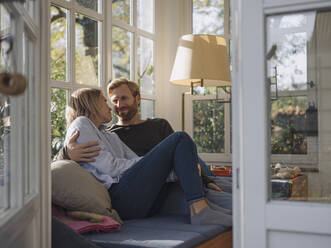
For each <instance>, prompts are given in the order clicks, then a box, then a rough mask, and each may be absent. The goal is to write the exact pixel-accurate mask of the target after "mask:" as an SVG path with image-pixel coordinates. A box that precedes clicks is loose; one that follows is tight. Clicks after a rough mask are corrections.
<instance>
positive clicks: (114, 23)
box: [109, 0, 158, 117]
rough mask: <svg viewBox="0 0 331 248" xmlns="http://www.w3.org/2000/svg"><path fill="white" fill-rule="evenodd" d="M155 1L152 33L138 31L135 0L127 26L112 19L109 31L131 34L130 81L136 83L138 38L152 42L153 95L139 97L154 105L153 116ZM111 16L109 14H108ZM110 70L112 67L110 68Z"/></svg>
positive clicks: (155, 99)
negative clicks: (121, 30)
mask: <svg viewBox="0 0 331 248" xmlns="http://www.w3.org/2000/svg"><path fill="white" fill-rule="evenodd" d="M156 2H157V0H153V27H154V30H153V33H150V32H147V31H145V30H142V29H139V28H138V23H137V11H138V10H137V0H130V7H131V8H130V20H131V23H130V24H127V23H124V22H122V21H119V20H115V19H112V20H111V28H110V30H112V27H113V26H114V27H118V28H121V29H123V30H124V31H127V32H130V33H132V38H133V42H132V44H131V47H130V53H131V54H130V57H131V61H132V62H131V65H130V79H131V80H133V81H135V82H137V80H138V78H137V72H138V56H137V49H138V38H139V37H140V36H141V37H144V38H148V39H150V40H152V41H153V65H154V72H153V73H154V76H153V78H154V80H153V83H154V85H153V86H154V93H153V94H147V93H144V92H140V96H141V99H142V100H149V101H153V104H154V111H153V112H154V116H155V115H156V111H155V107H156V101H157V97H156V92H157V90H158V89H157V87H158V86H157V83H156V82H157V80H156V78H157V77H156V75H157V55H156V47H157V45H158V44H157V35H156V21H155V20H156V18H155V15H156V4H157V3H156ZM109 5H110V10H111V4H109ZM110 14H111V13H110ZM110 33H111V32H110ZM110 36H111V39H110V41H111V43H110V53H112V50H111V45H112V34H110ZM111 56H112V55H111ZM110 64H111V65H112V62H110ZM111 68H112V66H111ZM110 75H113V74H112V71H111V73H110ZM154 116H153V117H154Z"/></svg>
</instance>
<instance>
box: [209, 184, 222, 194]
mask: <svg viewBox="0 0 331 248" xmlns="http://www.w3.org/2000/svg"><path fill="white" fill-rule="evenodd" d="M207 188H209V189H213V190H216V191H219V192H223V190H222V189H221V188H220V187H219V186H218V185H217V184H215V183H208V184H207Z"/></svg>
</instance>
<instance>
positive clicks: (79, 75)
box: [75, 14, 101, 86]
mask: <svg viewBox="0 0 331 248" xmlns="http://www.w3.org/2000/svg"><path fill="white" fill-rule="evenodd" d="M98 25H101V24H100V23H99V22H97V21H94V20H92V19H90V18H88V17H86V16H84V15H81V14H76V26H75V27H76V82H77V83H79V84H86V85H94V86H96V85H98V76H99V57H100V50H99V32H98V29H99V27H98ZM100 61H101V60H100Z"/></svg>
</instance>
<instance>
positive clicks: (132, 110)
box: [115, 101, 138, 121]
mask: <svg viewBox="0 0 331 248" xmlns="http://www.w3.org/2000/svg"><path fill="white" fill-rule="evenodd" d="M125 108H126V109H127V112H126V113H122V114H121V113H120V112H121V111H120V110H116V111H115V112H116V115H117V116H118V117H119V118H120V119H121V120H122V121H130V120H131V119H132V118H133V117H134V116H135V115H136V114H137V112H138V107H136V101H135V102H134V103H133V104H132V105H131V106H128V107H125Z"/></svg>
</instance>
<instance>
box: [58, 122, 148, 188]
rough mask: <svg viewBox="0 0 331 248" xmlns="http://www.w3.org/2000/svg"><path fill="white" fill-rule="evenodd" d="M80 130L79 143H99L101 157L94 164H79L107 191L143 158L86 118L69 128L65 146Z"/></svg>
mask: <svg viewBox="0 0 331 248" xmlns="http://www.w3.org/2000/svg"><path fill="white" fill-rule="evenodd" d="M76 130H79V132H80V134H79V137H78V138H77V141H76V142H77V143H79V144H82V143H86V142H88V141H98V142H99V147H100V148H101V150H100V151H99V155H98V156H97V157H95V158H94V159H95V161H94V162H80V163H79V164H80V165H81V166H82V167H83V168H84V169H86V170H87V171H88V172H90V173H91V174H92V175H93V176H95V177H96V178H97V180H99V181H100V182H101V183H102V184H103V185H104V186H105V187H106V188H107V189H109V188H110V186H111V185H112V184H113V183H118V181H119V179H120V177H121V175H122V174H123V172H124V171H126V170H127V169H129V168H130V167H131V166H132V165H134V164H135V163H136V162H137V161H139V160H140V159H141V158H142V157H138V156H137V155H136V154H135V153H134V152H133V151H132V150H131V149H130V148H129V147H127V146H126V145H125V144H124V143H123V142H122V141H121V139H120V138H119V137H118V136H117V134H115V133H109V132H106V131H105V130H104V126H101V127H100V128H99V129H98V128H97V127H96V126H95V125H94V124H93V122H92V121H91V120H90V119H89V118H87V117H84V116H80V117H78V118H76V119H75V120H74V121H73V122H72V123H71V124H70V126H69V128H68V130H67V134H66V138H65V142H64V144H65V145H67V144H68V142H69V140H70V137H72V136H73V134H74V133H75V132H76Z"/></svg>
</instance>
